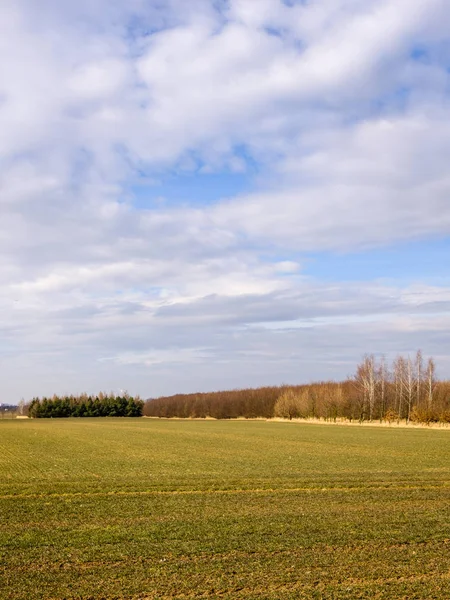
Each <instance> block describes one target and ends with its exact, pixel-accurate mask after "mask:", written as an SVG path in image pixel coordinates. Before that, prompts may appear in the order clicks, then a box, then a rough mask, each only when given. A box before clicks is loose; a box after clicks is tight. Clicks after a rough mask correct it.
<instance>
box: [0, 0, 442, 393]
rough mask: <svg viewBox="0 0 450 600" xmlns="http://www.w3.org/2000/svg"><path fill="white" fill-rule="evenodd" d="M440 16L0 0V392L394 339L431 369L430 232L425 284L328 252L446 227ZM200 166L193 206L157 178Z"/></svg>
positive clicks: (341, 8)
mask: <svg viewBox="0 0 450 600" xmlns="http://www.w3.org/2000/svg"><path fill="white" fill-rule="evenodd" d="M448 31H450V15H449V13H448V6H447V2H445V0H427V1H426V2H425V1H424V0H409V1H408V2H406V1H404V0H395V1H393V0H385V1H382V2H380V1H377V2H375V1H371V0H369V1H368V0H364V1H363V0H316V1H313V2H309V3H304V2H295V1H291V2H287V1H286V2H282V1H281V0H261V1H260V2H258V10H256V9H255V4H254V2H253V0H230V1H228V2H225V1H215V2H213V1H212V0H194V1H191V2H183V1H181V0H170V1H167V2H164V3H159V2H156V1H155V2H153V1H144V0H142V1H141V0H133V1H127V2H125V1H123V0H114V1H113V2H111V1H108V2H106V1H105V0H96V1H95V2H92V1H90V2H88V1H87V0H80V1H78V2H76V3H72V2H68V1H65V0H64V1H59V2H56V1H55V0H42V1H41V2H39V3H36V2H32V1H31V0H16V1H15V2H5V3H3V4H2V6H0V131H1V135H0V281H1V284H2V285H1V287H0V308H1V312H0V334H1V335H0V364H1V365H2V372H3V373H4V376H3V377H2V380H1V383H0V392H1V399H3V398H4V401H15V400H17V399H18V398H20V397H21V396H24V397H29V396H31V395H34V394H36V395H37V394H44V393H47V394H48V393H53V392H60V393H63V392H71V391H73V392H79V391H83V390H87V391H97V390H98V389H105V388H106V389H119V388H122V389H123V388H128V389H129V390H130V391H131V392H133V393H136V392H137V393H141V394H142V395H143V396H150V395H151V396H154V395H157V394H161V393H171V392H176V391H192V390H205V389H217V388H224V387H228V388H229V387H236V386H241V385H242V386H247V385H259V384H266V383H282V382H300V381H309V380H311V379H316V378H329V377H345V376H347V375H348V374H350V373H351V372H352V371H353V368H354V364H355V361H357V360H358V359H359V357H360V355H361V354H362V353H364V352H372V351H375V352H385V353H387V354H389V355H391V354H392V355H394V354H395V353H397V352H409V351H411V352H413V351H414V350H415V349H416V348H417V347H423V349H424V351H425V352H428V353H432V354H433V355H434V356H436V358H437V359H438V364H439V365H440V366H441V371H442V373H441V374H442V375H448V374H449V373H450V361H449V359H448V358H447V355H446V345H447V339H446V335H445V331H446V329H447V325H448V324H449V321H450V312H449V308H450V283H449V280H448V268H447V259H448V256H449V253H448V248H449V247H450V246H446V245H445V244H444V245H443V255H442V276H441V277H439V278H436V277H434V278H432V279H430V278H427V277H426V273H423V272H419V270H417V271H415V269H414V264H406V263H405V264H399V265H398V268H399V271H402V277H401V278H400V277H399V278H396V279H393V278H392V277H391V278H381V279H380V278H379V277H377V278H374V277H373V275H372V273H371V269H370V264H369V263H368V264H367V272H366V273H364V275H363V276H361V274H360V275H359V276H358V278H357V279H358V280H357V281H355V277H354V276H353V274H352V273H351V272H350V271H349V270H347V269H345V256H350V255H352V256H354V255H357V254H360V255H361V256H362V257H364V256H365V253H377V252H379V251H380V252H381V251H383V252H386V251H387V252H388V254H389V252H392V260H395V252H396V248H398V247H401V245H402V244H421V248H423V252H424V253H426V252H427V244H428V243H429V242H430V241H431V240H436V239H440V240H444V241H445V240H446V239H447V238H448V237H449V235H450V202H449V197H450V176H449V175H448V160H449V157H450V119H449V116H450V110H449V98H450V96H449V91H450V70H449V68H450V40H449V36H448ZM211 177H216V179H215V181H218V182H222V184H223V187H222V186H221V185H220V183H218V185H217V189H216V190H215V195H214V199H213V200H208V201H206V200H205V199H204V198H202V197H201V194H200V195H198V194H197V195H193V194H192V193H190V192H189V186H186V189H184V188H183V185H182V184H181V185H180V189H179V190H178V191H177V193H176V195H175V197H174V195H173V194H172V195H169V194H168V193H167V192H168V188H167V181H168V180H170V181H181V182H184V181H186V182H189V181H196V182H198V185H199V186H200V188H201V186H202V182H206V181H208V180H209V179H208V178H211ZM235 177H238V178H240V179H239V181H243V182H245V186H242V190H241V191H238V192H236V193H233V194H231V195H230V194H229V193H227V192H225V191H223V190H225V189H227V185H226V183H227V181H229V180H231V179H232V178H235ZM169 196H170V197H169ZM386 249H388V250H386ZM327 254H328V255H333V256H342V257H343V259H342V265H344V266H343V267H342V269H341V272H339V273H336V274H335V276H334V277H332V278H324V277H323V276H320V275H315V274H314V257H317V256H319V255H327ZM311 261H312V262H311ZM311 264H312V267H311V268H309V267H308V265H311ZM0 401H1V400H0Z"/></svg>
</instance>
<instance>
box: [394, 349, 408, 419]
mask: <svg viewBox="0 0 450 600" xmlns="http://www.w3.org/2000/svg"><path fill="white" fill-rule="evenodd" d="M393 370H394V381H395V411H396V413H397V422H398V423H399V422H400V419H401V418H402V414H403V399H404V395H405V379H406V361H405V359H404V358H403V356H397V358H396V359H395V360H394V364H393Z"/></svg>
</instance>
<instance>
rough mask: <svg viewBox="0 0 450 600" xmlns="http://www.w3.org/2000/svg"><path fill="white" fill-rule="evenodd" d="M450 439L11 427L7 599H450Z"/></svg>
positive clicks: (274, 429) (419, 432)
mask: <svg viewBox="0 0 450 600" xmlns="http://www.w3.org/2000/svg"><path fill="white" fill-rule="evenodd" d="M449 475H450V431H447V430H444V431H440V430H433V431H428V430H426V429H414V430H407V429H389V428H385V429H382V428H373V429H372V428H368V427H364V428H351V427H348V428H347V427H329V426H321V425H311V424H303V425H302V424H297V423H295V424H294V423H276V422H271V423H266V422H245V421H237V422H236V421H234V422H224V421H207V422H203V421H158V420H149V419H82V420H76V419H70V420H33V421H7V420H4V421H0V598H2V599H5V600H18V599H27V600H28V599H46V600H47V599H52V598H55V599H56V598H66V599H69V598H72V599H75V598H77V599H100V598H103V599H108V600H110V599H113V598H114V599H124V598H128V599H131V598H133V599H144V598H147V599H150V598H152V599H162V598H237V599H239V598H261V599H273V600H278V599H279V600H283V599H291V598H292V599H293V598H317V599H319V598H320V599H344V598H345V599H356V598H386V599H388V598H389V599H399V598H403V599H408V600H409V599H414V598H417V599H419V598H420V599H424V598H427V599H428V598H442V599H447V598H450V485H449Z"/></svg>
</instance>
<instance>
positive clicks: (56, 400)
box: [28, 393, 144, 418]
mask: <svg viewBox="0 0 450 600" xmlns="http://www.w3.org/2000/svg"><path fill="white" fill-rule="evenodd" d="M143 407H144V402H143V401H142V400H141V399H140V398H137V397H136V398H133V397H132V396H129V395H128V394H125V395H124V396H116V395H115V394H102V393H100V394H98V395H97V396H88V395H85V394H83V395H81V396H52V397H51V398H33V400H32V401H31V402H30V404H29V405H28V416H30V417H32V418H62V417H141V416H142V410H143Z"/></svg>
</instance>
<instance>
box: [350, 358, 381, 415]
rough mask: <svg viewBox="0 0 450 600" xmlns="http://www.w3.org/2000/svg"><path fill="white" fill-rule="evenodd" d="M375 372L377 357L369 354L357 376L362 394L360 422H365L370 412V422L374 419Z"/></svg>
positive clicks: (357, 370) (361, 364) (358, 368)
mask: <svg viewBox="0 0 450 600" xmlns="http://www.w3.org/2000/svg"><path fill="white" fill-rule="evenodd" d="M375 371H376V365H375V357H374V356H373V354H371V355H368V354H367V355H366V356H365V357H364V359H363V361H362V362H361V363H360V364H359V365H358V367H357V369H356V376H355V384H356V387H357V389H358V391H359V394H360V417H359V420H360V421H364V420H365V418H366V412H368V416H369V421H371V420H372V418H373V410H374V406H375V388H376V374H375Z"/></svg>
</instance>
